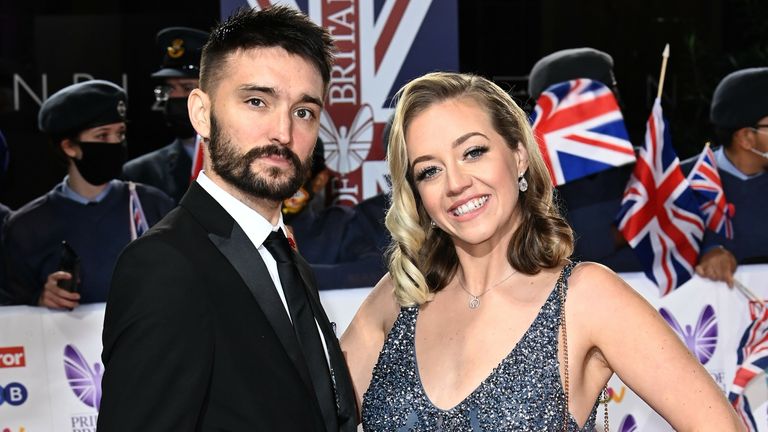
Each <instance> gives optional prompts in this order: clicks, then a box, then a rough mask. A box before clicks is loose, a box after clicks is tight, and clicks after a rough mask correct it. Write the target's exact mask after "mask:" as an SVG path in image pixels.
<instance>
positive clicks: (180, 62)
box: [152, 27, 208, 78]
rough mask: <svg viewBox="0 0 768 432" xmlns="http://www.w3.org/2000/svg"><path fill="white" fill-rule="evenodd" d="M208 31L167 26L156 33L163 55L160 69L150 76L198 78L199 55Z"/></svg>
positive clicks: (206, 39)
mask: <svg viewBox="0 0 768 432" xmlns="http://www.w3.org/2000/svg"><path fill="white" fill-rule="evenodd" d="M207 41H208V33H206V32H204V31H200V30H195V29H192V28H187V27H168V28H165V29H162V30H160V32H159V33H157V46H158V48H160V51H161V52H162V55H163V60H162V62H161V64H160V70H158V71H156V72H155V73H153V74H152V78H198V77H199V76H200V55H201V54H202V51H203V46H204V45H205V43H206V42H207Z"/></svg>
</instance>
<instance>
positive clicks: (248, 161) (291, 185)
mask: <svg viewBox="0 0 768 432" xmlns="http://www.w3.org/2000/svg"><path fill="white" fill-rule="evenodd" d="M208 149H209V151H210V153H211V162H212V166H211V168H212V169H213V172H215V173H216V174H218V175H219V176H220V177H221V178H222V179H224V180H225V181H227V182H228V183H230V184H231V185H233V186H235V187H236V188H238V189H240V190H241V191H242V192H245V193H247V194H249V195H251V196H253V197H255V198H264V199H268V200H272V201H283V200H285V199H286V198H290V197H291V196H293V194H294V193H295V192H296V191H297V190H298V189H299V187H301V185H302V184H303V183H304V180H305V177H306V175H307V173H308V172H309V170H310V167H311V166H312V154H311V153H310V155H309V156H308V157H307V159H305V160H304V162H302V161H301V160H300V159H299V157H298V156H297V155H296V153H294V152H293V151H291V150H290V149H289V148H288V147H285V146H282V145H278V144H269V145H266V146H262V147H256V148H253V149H251V150H249V151H248V152H246V153H245V154H242V153H239V152H238V150H237V148H236V147H235V146H234V145H232V141H231V140H230V139H229V137H227V136H225V135H224V134H223V133H222V131H221V130H220V129H219V127H218V122H217V121H216V116H215V115H214V113H213V112H211V140H210V142H209V144H208ZM269 156H280V157H283V158H285V159H286V160H288V161H290V163H291V165H292V167H293V170H292V171H293V172H291V173H289V172H286V170H284V169H281V168H279V167H275V166H272V167H268V168H266V169H264V170H261V171H258V172H257V171H254V170H253V169H252V168H251V165H252V164H253V162H254V161H255V160H257V159H259V158H262V157H269Z"/></svg>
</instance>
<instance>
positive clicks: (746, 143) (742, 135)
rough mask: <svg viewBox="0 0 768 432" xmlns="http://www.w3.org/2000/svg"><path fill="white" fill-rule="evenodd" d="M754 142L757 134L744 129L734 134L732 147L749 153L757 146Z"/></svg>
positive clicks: (746, 128) (749, 129)
mask: <svg viewBox="0 0 768 432" xmlns="http://www.w3.org/2000/svg"><path fill="white" fill-rule="evenodd" d="M754 140H755V134H754V132H753V131H752V129H751V128H748V127H744V128H741V129H739V130H737V131H736V132H734V133H733V138H731V145H732V146H736V147H738V148H740V149H743V150H746V151H749V149H750V148H752V147H754V146H755V143H754Z"/></svg>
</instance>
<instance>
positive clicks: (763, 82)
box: [709, 67, 768, 129]
mask: <svg viewBox="0 0 768 432" xmlns="http://www.w3.org/2000/svg"><path fill="white" fill-rule="evenodd" d="M765 116H768V67H762V68H751V69H742V70H739V71H736V72H733V73H731V74H730V75H728V76H726V77H725V78H723V80H722V81H720V84H718V85H717V88H716V89H715V93H714V94H713V95H712V107H711V108H710V111H709V119H710V120H711V121H712V124H714V125H715V126H717V127H721V128H726V129H740V128H743V127H747V126H753V125H755V124H756V123H757V122H758V120H760V119H761V118H763V117H765Z"/></svg>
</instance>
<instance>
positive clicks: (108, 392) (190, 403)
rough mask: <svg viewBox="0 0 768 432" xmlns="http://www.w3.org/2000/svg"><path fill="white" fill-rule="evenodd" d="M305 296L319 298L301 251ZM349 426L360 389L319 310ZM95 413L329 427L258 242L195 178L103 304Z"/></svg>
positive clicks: (134, 246) (165, 421) (148, 422)
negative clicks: (101, 369)
mask: <svg viewBox="0 0 768 432" xmlns="http://www.w3.org/2000/svg"><path fill="white" fill-rule="evenodd" d="M297 258H299V259H298V261H299V268H300V273H301V276H302V277H303V278H304V280H305V282H306V283H307V286H308V287H309V291H310V292H309V294H310V295H309V297H310V301H312V302H314V303H315V306H317V307H316V308H314V309H319V310H321V311H322V307H320V299H319V296H318V294H317V291H316V289H315V283H314V278H313V277H312V275H311V273H310V271H309V270H308V266H307V265H306V262H304V261H303V260H302V259H300V257H298V255H297ZM320 315H321V316H318V317H317V320H318V323H319V325H320V327H321V329H322V331H323V335H324V337H325V340H326V343H327V346H328V353H329V357H330V362H331V368H332V370H333V375H334V383H335V389H336V395H337V402H338V414H339V425H340V430H342V431H354V430H356V428H357V411H356V408H355V402H354V401H355V398H354V391H353V389H352V384H351V381H350V378H349V373H348V370H347V368H346V365H345V363H344V358H343V356H342V353H341V349H340V347H339V344H338V340H337V339H336V337H335V336H334V333H333V330H332V328H331V324H330V323H329V321H328V318H327V317H326V316H325V313H324V312H321V314H320ZM103 343H104V351H103V353H102V359H103V361H104V365H105V367H106V371H105V374H104V377H103V381H102V389H103V397H102V400H101V409H100V414H99V419H98V429H99V431H100V432H109V431H148V430H157V431H301V432H306V431H321V430H326V427H325V425H324V423H323V419H322V415H321V413H320V408H319V406H318V403H317V400H316V398H315V396H314V391H313V389H312V387H311V380H310V377H309V372H308V370H307V367H306V365H305V363H304V360H303V358H302V354H301V351H300V349H299V345H298V342H297V339H296V336H295V333H294V331H293V327H292V325H291V322H290V320H289V317H288V314H287V312H286V310H285V308H284V306H283V304H282V302H281V300H280V298H279V296H278V294H277V291H276V289H275V287H274V285H273V283H272V280H271V279H270V277H269V274H268V272H267V268H266V266H265V265H264V262H263V261H262V259H261V256H260V255H259V253H258V251H257V250H256V248H255V247H254V246H253V244H252V243H251V242H250V240H249V239H248V238H247V237H246V235H245V233H244V232H243V230H242V229H241V228H240V226H239V225H238V224H237V223H235V221H234V219H232V217H231V216H230V215H229V214H228V213H227V212H226V211H225V210H224V209H223V208H222V207H221V206H220V205H219V204H218V203H217V202H216V201H215V200H214V199H213V198H212V197H211V196H210V195H209V194H208V193H207V192H206V191H205V190H204V189H203V188H202V187H201V186H200V185H198V184H197V183H193V184H192V186H191V187H190V190H189V191H188V193H187V194H186V195H185V197H184V198H183V199H182V201H181V203H180V205H179V207H177V208H176V209H174V210H173V211H172V212H171V213H169V214H168V216H167V217H166V218H164V219H163V220H162V221H161V222H159V223H158V224H157V225H156V226H155V227H153V228H152V229H151V230H150V231H149V232H148V233H147V234H145V235H144V236H143V237H141V238H140V239H138V240H136V241H134V242H133V243H131V244H130V245H129V246H128V247H127V248H126V249H125V250H124V251H123V254H122V255H121V257H120V259H119V261H118V264H117V267H116V269H115V273H114V276H113V280H112V287H111V290H110V293H109V299H108V301H107V308H106V315H105V320H104V334H103Z"/></svg>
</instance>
